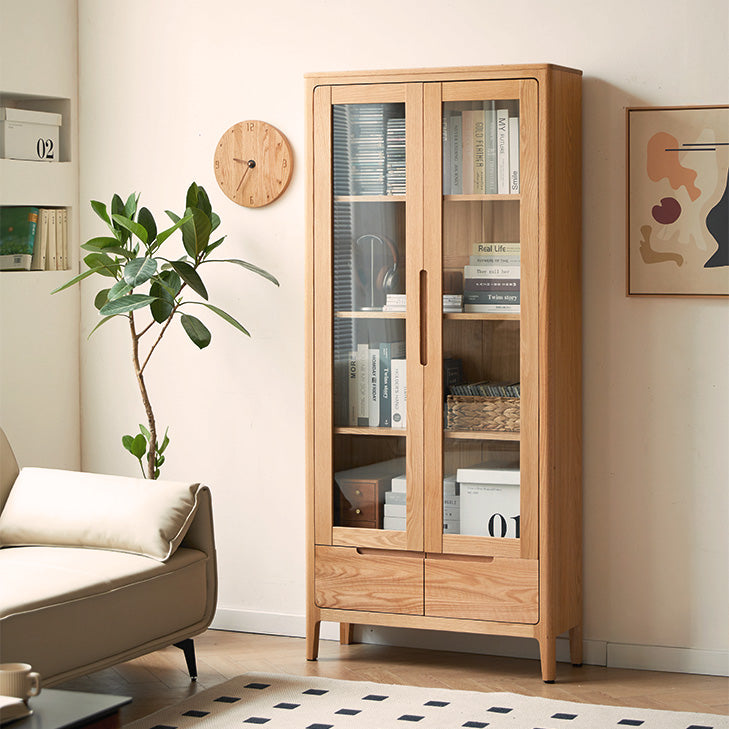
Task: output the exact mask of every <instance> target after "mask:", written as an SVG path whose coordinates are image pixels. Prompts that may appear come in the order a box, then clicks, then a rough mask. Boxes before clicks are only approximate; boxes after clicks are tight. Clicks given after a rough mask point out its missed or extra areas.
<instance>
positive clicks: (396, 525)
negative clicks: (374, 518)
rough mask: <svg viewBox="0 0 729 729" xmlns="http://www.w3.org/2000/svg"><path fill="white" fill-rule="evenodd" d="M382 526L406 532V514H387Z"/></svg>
mask: <svg viewBox="0 0 729 729" xmlns="http://www.w3.org/2000/svg"><path fill="white" fill-rule="evenodd" d="M382 528H383V529H394V530H395V531H398V532H404V531H405V530H406V529H407V519H405V517H404V516H385V517H383V519H382Z"/></svg>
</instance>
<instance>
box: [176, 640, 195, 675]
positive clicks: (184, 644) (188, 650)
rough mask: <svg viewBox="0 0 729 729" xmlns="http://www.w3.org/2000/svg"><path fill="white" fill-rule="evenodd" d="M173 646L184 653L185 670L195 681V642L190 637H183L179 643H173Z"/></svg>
mask: <svg viewBox="0 0 729 729" xmlns="http://www.w3.org/2000/svg"><path fill="white" fill-rule="evenodd" d="M175 648H179V649H180V650H182V652H183V653H184V654H185V663H187V672H188V673H189V674H190V678H191V679H192V680H193V681H197V662H196V661H195V644H194V643H193V641H192V638H185V640H181V641H180V642H179V643H175Z"/></svg>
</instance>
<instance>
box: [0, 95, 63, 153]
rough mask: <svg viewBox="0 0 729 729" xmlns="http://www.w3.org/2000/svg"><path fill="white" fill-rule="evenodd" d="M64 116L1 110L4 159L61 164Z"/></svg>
mask: <svg viewBox="0 0 729 729" xmlns="http://www.w3.org/2000/svg"><path fill="white" fill-rule="evenodd" d="M61 122H62V119H61V115H60V114H55V113H52V112H48V111H30V110H28V109H14V108H12V107H0V157H3V158H6V159H22V160H35V161H39V162H58V159H59V151H60V150H59V147H58V137H59V130H60V127H61Z"/></svg>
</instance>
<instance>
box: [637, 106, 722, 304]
mask: <svg viewBox="0 0 729 729" xmlns="http://www.w3.org/2000/svg"><path fill="white" fill-rule="evenodd" d="M626 150H627V163H626V169H627V196H626V197H627V205H626V207H627V210H626V243H627V255H626V263H627V276H626V294H627V295H628V296H708V297H729V105H710V106H670V107H668V106H663V107H630V108H627V109H626Z"/></svg>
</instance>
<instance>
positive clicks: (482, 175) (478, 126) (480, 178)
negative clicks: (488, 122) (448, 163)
mask: <svg viewBox="0 0 729 729" xmlns="http://www.w3.org/2000/svg"><path fill="white" fill-rule="evenodd" d="M485 153H486V150H485V139H484V114H483V109H477V110H476V111H474V112H473V191H474V193H477V194H483V193H484V192H485V190H486V172H485V170H486V168H485V164H486V162H485Z"/></svg>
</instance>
